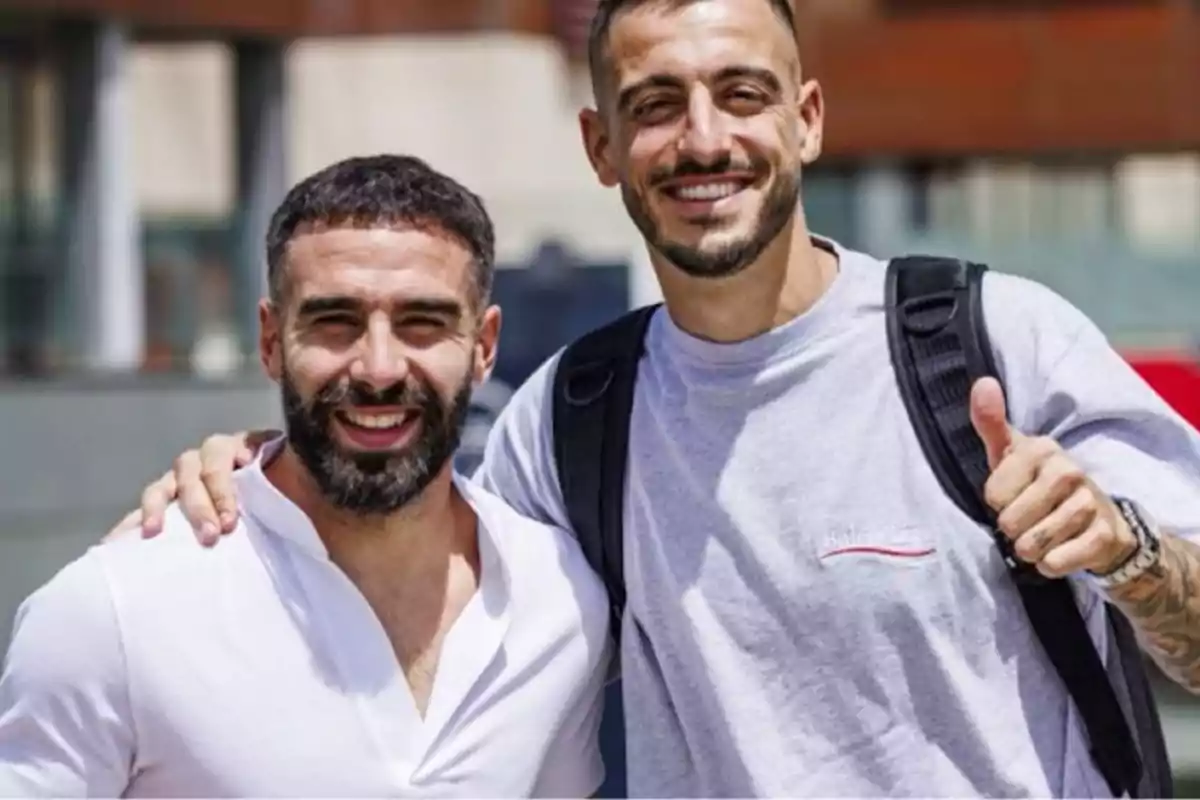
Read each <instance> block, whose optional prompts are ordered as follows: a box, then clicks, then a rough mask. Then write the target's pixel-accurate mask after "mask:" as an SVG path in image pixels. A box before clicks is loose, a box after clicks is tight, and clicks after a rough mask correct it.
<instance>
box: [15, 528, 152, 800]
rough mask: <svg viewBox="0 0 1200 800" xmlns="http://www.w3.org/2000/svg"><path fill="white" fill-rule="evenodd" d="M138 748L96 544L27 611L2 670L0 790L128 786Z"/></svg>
mask: <svg viewBox="0 0 1200 800" xmlns="http://www.w3.org/2000/svg"><path fill="white" fill-rule="evenodd" d="M133 755H134V735H133V728H132V721H131V715H130V707H129V696H128V691H127V682H126V676H125V663H124V655H123V652H122V647H121V635H120V629H119V626H118V623H117V619H116V615H115V611H114V608H113V602H112V598H111V594H110V592H109V587H108V584H107V582H106V577H105V574H104V572H103V567H102V565H101V564H100V563H99V558H98V555H97V553H96V552H95V551H93V552H90V553H88V554H86V555H84V556H83V557H81V558H80V559H78V560H77V561H75V562H73V563H71V564H69V565H68V566H67V567H65V568H64V569H63V570H62V571H60V572H59V573H58V574H57V575H56V576H55V577H54V578H52V579H51V580H50V581H49V582H48V583H47V584H45V585H44V586H43V587H42V588H40V589H39V590H38V591H36V592H35V593H33V594H32V595H30V596H29V598H28V599H26V600H25V602H24V603H23V604H22V605H21V607H20V609H19V610H18V611H17V617H16V622H15V626H14V631H13V636H12V640H11V643H10V645H9V650H8V655H7V658H6V659H5V663H4V671H3V674H2V675H0V796H6V797H9V796H16V797H34V796H54V797H71V796H93V795H101V796H107V797H116V796H120V795H121V794H122V792H124V790H125V789H126V786H127V784H128V781H129V776H130V770H131V765H132V762H133Z"/></svg>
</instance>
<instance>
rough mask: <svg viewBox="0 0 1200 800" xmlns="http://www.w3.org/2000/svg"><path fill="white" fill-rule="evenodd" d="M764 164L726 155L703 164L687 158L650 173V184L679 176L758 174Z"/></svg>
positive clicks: (700, 176)
mask: <svg viewBox="0 0 1200 800" xmlns="http://www.w3.org/2000/svg"><path fill="white" fill-rule="evenodd" d="M761 169H762V164H761V163H760V162H757V161H750V160H744V159H738V160H737V161H734V159H733V156H731V155H724V156H722V157H720V158H718V159H717V160H716V161H712V162H710V163H708V164H702V163H700V162H699V161H697V160H695V159H694V158H685V159H683V160H681V161H679V162H677V163H676V164H675V165H674V166H672V167H662V168H660V169H657V170H655V171H654V172H652V173H651V174H650V184H651V185H652V186H658V185H660V184H663V183H666V182H667V181H671V180H676V179H678V178H703V177H706V176H709V175H723V174H725V173H727V172H750V173H754V174H756V175H757V174H758V173H759V172H760V171H761Z"/></svg>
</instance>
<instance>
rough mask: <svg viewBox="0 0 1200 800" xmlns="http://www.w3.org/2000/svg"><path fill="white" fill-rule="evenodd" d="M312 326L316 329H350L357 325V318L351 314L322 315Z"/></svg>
mask: <svg viewBox="0 0 1200 800" xmlns="http://www.w3.org/2000/svg"><path fill="white" fill-rule="evenodd" d="M312 324H313V327H316V328H339V329H340V328H350V327H354V326H357V325H358V318H357V317H355V316H354V315H353V314H323V315H321V316H319V317H317V318H316V319H314V320H313V323H312Z"/></svg>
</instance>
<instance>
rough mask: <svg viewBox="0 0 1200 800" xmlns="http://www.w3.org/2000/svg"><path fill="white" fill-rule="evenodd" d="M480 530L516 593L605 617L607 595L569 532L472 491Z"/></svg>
mask: <svg viewBox="0 0 1200 800" xmlns="http://www.w3.org/2000/svg"><path fill="white" fill-rule="evenodd" d="M467 492H468V494H469V499H470V501H471V503H472V505H473V506H474V508H475V511H476V513H477V514H478V515H479V522H480V526H481V528H483V529H485V530H486V534H485V535H488V536H490V537H491V538H492V540H493V541H494V542H495V544H496V547H497V549H498V550H499V552H500V554H501V558H502V559H503V561H504V568H505V571H506V572H507V573H508V575H509V578H510V581H511V583H512V588H513V591H514V592H516V593H522V592H528V593H530V594H531V596H534V595H536V597H537V599H538V602H539V604H541V603H544V602H545V600H546V599H547V598H548V597H554V598H555V599H556V600H559V599H561V600H564V601H567V602H568V603H578V604H579V607H580V608H581V609H582V610H583V611H585V612H586V613H587V615H588V616H589V617H591V616H592V615H593V614H599V617H598V618H605V617H604V615H605V614H606V613H607V609H608V595H607V594H606V592H605V589H604V584H603V582H602V581H601V580H600V578H599V576H598V575H596V573H595V572H594V571H593V570H592V568H591V566H590V565H589V564H588V563H587V559H586V558H585V557H584V555H583V551H582V549H580V547H579V543H578V541H576V539H575V537H574V536H573V535H572V534H571V532H570V531H568V530H567V529H565V528H563V527H561V526H558V525H555V524H553V523H547V522H543V521H541V520H538V519H533V518H531V517H528V516H525V515H524V514H522V513H521V512H519V511H518V510H516V509H514V508H513V507H512V506H510V505H509V504H508V503H507V502H506V501H505V500H503V499H501V498H500V497H499V496H497V495H495V494H493V493H492V492H490V491H489V490H488V489H486V488H485V487H481V486H478V485H475V484H471V485H469V486H468V487H467Z"/></svg>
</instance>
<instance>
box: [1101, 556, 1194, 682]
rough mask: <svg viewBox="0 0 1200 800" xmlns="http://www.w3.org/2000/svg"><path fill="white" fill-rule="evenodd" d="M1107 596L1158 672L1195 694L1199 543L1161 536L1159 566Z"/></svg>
mask: <svg viewBox="0 0 1200 800" xmlns="http://www.w3.org/2000/svg"><path fill="white" fill-rule="evenodd" d="M1109 596H1110V597H1111V598H1112V600H1113V602H1114V603H1116V604H1117V607H1118V608H1120V609H1121V610H1122V611H1123V612H1125V615H1126V616H1127V617H1129V619H1130V620H1131V621H1132V622H1133V623H1134V626H1135V627H1136V628H1137V631H1138V634H1139V635H1140V637H1141V640H1142V644H1143V646H1144V647H1145V648H1146V652H1148V653H1149V654H1150V656H1151V658H1153V659H1154V660H1155V662H1156V663H1157V664H1158V665H1159V666H1160V667H1161V668H1162V670H1163V672H1165V673H1166V674H1167V676H1168V677H1170V678H1171V679H1172V680H1174V681H1176V682H1177V683H1179V684H1180V685H1182V686H1183V687H1184V688H1186V689H1188V690H1190V691H1192V692H1198V693H1200V547H1197V546H1196V545H1194V544H1192V543H1191V542H1189V541H1186V540H1184V539H1180V538H1178V537H1176V536H1170V535H1164V536H1163V538H1162V557H1161V559H1160V560H1159V563H1158V565H1157V566H1156V567H1154V568H1153V569H1151V570H1149V571H1148V572H1146V573H1145V574H1144V575H1142V576H1140V577H1138V578H1135V579H1134V580H1132V581H1130V582H1129V583H1128V584H1126V585H1124V586H1119V587H1115V588H1113V589H1111V590H1110V592H1109Z"/></svg>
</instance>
